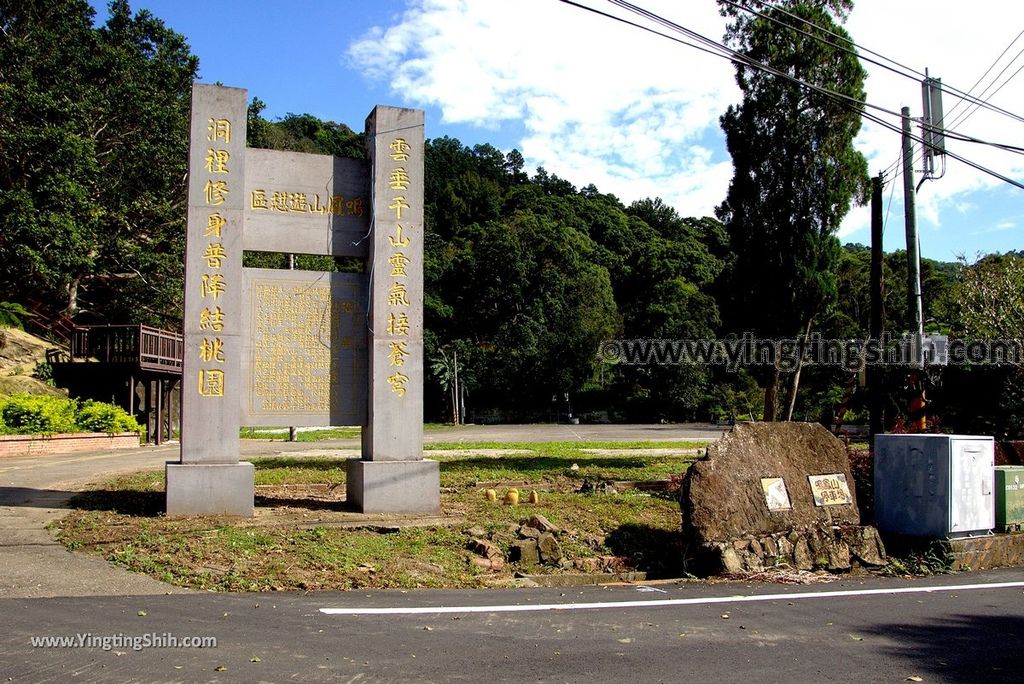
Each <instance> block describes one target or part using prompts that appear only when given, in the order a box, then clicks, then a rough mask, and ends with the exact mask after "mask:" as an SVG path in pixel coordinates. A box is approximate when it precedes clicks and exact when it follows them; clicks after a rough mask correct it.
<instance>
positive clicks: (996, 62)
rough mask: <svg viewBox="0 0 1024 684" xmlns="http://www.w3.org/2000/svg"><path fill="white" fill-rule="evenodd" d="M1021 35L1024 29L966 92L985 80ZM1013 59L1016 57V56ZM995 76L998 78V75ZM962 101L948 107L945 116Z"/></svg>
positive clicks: (970, 91) (953, 110)
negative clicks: (950, 107)
mask: <svg viewBox="0 0 1024 684" xmlns="http://www.w3.org/2000/svg"><path fill="white" fill-rule="evenodd" d="M1021 36H1024V31H1021V32H1020V33H1018V34H1017V37H1016V38H1014V39H1013V40H1011V41H1010V44H1009V45H1007V46H1006V47H1005V48H1003V51H1002V52H1000V53H999V56H998V57H996V58H995V60H994V61H993V62H992V64H990V65H989V67H988V69H985V73H983V74H982V75H981V76H980V77H978V80H977V81H975V82H974V85H972V86H971V87H970V89H968V91H967V92H968V93H973V92H974V89H975V88H977V87H978V86H979V85H980V84H981V82H982V81H984V80H985V77H986V76H988V75H989V73H991V72H992V69H994V68H995V66H996V64H999V60H1001V59H1002V58H1003V55H1005V54H1006V53H1007V52H1009V51H1010V48H1011V47H1013V45H1014V43H1016V42H1017V41H1018V40H1020V37H1021ZM1014 59H1016V57H1015V58H1014ZM1011 62H1012V60H1011ZM996 78H998V76H997V77H996ZM993 80H994V79H993ZM963 103H964V100H960V101H959V102H957V103H956V104H955V105H953V107H952V109H950V110H949V111H948V112H947V113H946V116H951V115H952V114H953V112H955V111H956V110H957V108H958V107H960V105H962V104H963Z"/></svg>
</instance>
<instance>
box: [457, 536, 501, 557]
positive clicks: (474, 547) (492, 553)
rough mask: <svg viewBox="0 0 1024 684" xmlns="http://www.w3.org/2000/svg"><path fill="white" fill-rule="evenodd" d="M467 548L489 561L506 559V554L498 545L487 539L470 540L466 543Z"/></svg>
mask: <svg viewBox="0 0 1024 684" xmlns="http://www.w3.org/2000/svg"><path fill="white" fill-rule="evenodd" d="M466 548H467V549H469V550H470V551H472V552H473V553H475V554H477V555H478V556H483V557H484V558H487V559H495V558H504V557H505V554H503V553H502V552H501V549H500V548H498V545H497V544H495V543H494V542H490V541H487V540H486V539H470V540H469V541H468V542H466Z"/></svg>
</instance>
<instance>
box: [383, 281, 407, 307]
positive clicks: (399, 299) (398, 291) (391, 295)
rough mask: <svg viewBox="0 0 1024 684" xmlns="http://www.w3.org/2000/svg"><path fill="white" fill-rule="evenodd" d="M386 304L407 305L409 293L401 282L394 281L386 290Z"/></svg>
mask: <svg viewBox="0 0 1024 684" xmlns="http://www.w3.org/2000/svg"><path fill="white" fill-rule="evenodd" d="M388 304H389V305H390V306H409V293H408V291H407V290H406V289H405V285H403V284H402V283H394V284H392V285H391V289H390V290H388Z"/></svg>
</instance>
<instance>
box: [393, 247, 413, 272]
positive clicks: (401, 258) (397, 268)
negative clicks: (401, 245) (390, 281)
mask: <svg viewBox="0 0 1024 684" xmlns="http://www.w3.org/2000/svg"><path fill="white" fill-rule="evenodd" d="M410 261H412V259H410V258H409V257H407V256H405V254H403V253H402V252H395V253H394V254H392V255H391V256H389V257H388V263H389V264H391V275H393V276H396V277H405V276H407V275H409V274H408V273H406V272H405V267H406V266H408V265H409V262H410Z"/></svg>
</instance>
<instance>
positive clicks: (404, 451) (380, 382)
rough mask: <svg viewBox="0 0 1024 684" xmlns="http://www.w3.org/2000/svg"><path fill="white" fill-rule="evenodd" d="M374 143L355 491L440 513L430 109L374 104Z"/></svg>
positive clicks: (386, 507)
mask: <svg viewBox="0 0 1024 684" xmlns="http://www.w3.org/2000/svg"><path fill="white" fill-rule="evenodd" d="M366 145H367V152H368V157H369V160H370V183H371V185H370V211H371V215H370V236H369V240H370V243H369V254H368V256H367V272H368V278H369V280H370V283H369V285H370V287H369V291H370V301H369V306H368V310H367V325H368V330H367V335H368V344H367V346H368V354H369V356H368V371H369V378H368V386H367V397H368V403H367V417H366V421H367V422H366V425H365V426H364V427H363V441H362V457H361V458H360V459H353V460H350V461H349V463H348V484H347V492H348V501H349V503H350V504H351V505H353V506H354V507H355V508H356V509H357V510H360V511H363V512H386V513H435V512H439V511H440V476H439V467H438V463H437V462H436V461H431V460H426V459H424V458H423V154H424V144H423V112H422V111H421V110H414V109H402V108H398V107H383V106H378V107H376V108H374V110H373V112H371V113H370V116H369V117H368V118H367V120H366Z"/></svg>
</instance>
